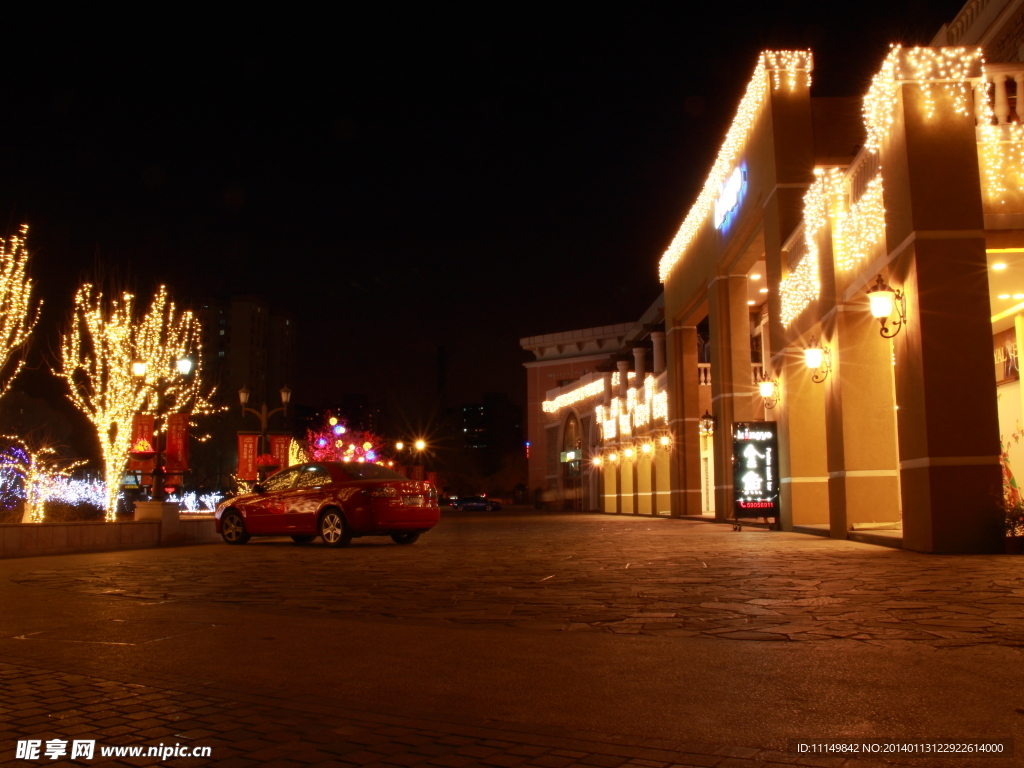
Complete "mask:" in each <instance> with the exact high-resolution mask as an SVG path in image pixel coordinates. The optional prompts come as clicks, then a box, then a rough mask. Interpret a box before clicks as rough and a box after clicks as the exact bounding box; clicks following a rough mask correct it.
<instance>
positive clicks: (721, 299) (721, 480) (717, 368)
mask: <svg viewBox="0 0 1024 768" xmlns="http://www.w3.org/2000/svg"><path fill="white" fill-rule="evenodd" d="M708 319H709V330H710V336H711V339H710V343H711V403H712V408H713V412H714V416H715V425H716V428H715V435H716V436H720V437H721V439H716V440H715V441H714V447H715V482H716V486H715V519H717V520H725V519H727V518H730V517H732V514H733V487H732V425H733V422H737V421H751V420H752V419H753V409H752V406H751V395H752V393H753V386H754V385H753V376H752V374H751V364H750V310H749V308H748V304H747V276H746V275H719V276H718V277H716V278H715V279H714V280H712V281H711V284H710V285H709V286H708ZM694 347H695V348H696V344H694ZM695 354H696V350H695ZM698 418H699V416H698ZM694 426H695V427H696V425H694ZM699 455H700V454H699V452H698V456H699ZM696 490H697V491H698V493H697V494H696V498H697V501H698V504H699V503H700V494H699V490H700V486H696Z"/></svg>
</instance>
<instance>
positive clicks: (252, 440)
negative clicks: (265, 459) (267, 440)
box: [237, 432, 260, 480]
mask: <svg viewBox="0 0 1024 768" xmlns="http://www.w3.org/2000/svg"><path fill="white" fill-rule="evenodd" d="M259 442H260V435H259V433H258V432H239V433H238V472H237V475H238V479H239V480H258V479H259V477H258V475H257V473H256V453H257V451H258V450H259V448H258V446H259Z"/></svg>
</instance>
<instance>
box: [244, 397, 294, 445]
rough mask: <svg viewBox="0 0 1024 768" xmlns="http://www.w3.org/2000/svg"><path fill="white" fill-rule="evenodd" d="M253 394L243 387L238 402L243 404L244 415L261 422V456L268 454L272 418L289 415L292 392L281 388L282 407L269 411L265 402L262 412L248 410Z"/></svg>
mask: <svg viewBox="0 0 1024 768" xmlns="http://www.w3.org/2000/svg"><path fill="white" fill-rule="evenodd" d="M251 394H252V390H251V389H249V388H248V387H242V388H241V389H240V390H238V402H240V403H241V404H242V415H243V416H244V415H245V414H247V413H251V414H252V415H253V416H255V417H256V418H257V419H259V420H260V454H265V453H266V452H267V424H268V423H269V422H270V417H271V416H273V415H274V414H275V413H284V414H285V415H286V416H287V415H288V403H290V402H291V399H292V391H291V390H290V389H289V388H288V387H287V386H284V387H281V407H280V408H274V409H273V410H272V411H268V410H267V403H266V401H264V403H263V405H262V406H261V407H260V410H258V411H257V410H256V409H255V408H248V407H247V405H246V404H247V403H248V402H249V396H250V395H251Z"/></svg>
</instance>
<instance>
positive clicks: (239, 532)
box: [220, 511, 249, 544]
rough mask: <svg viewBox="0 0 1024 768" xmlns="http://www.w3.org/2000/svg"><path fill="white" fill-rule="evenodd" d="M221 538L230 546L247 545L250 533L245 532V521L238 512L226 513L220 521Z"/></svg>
mask: <svg viewBox="0 0 1024 768" xmlns="http://www.w3.org/2000/svg"><path fill="white" fill-rule="evenodd" d="M220 535H221V538H223V539H224V541H225V542H226V543H228V544H245V543H246V542H247V541H248V540H249V532H248V531H247V530H245V520H243V519H242V516H241V515H240V514H238V513H237V512H234V511H231V512H226V513H225V514H224V517H222V518H221V521H220Z"/></svg>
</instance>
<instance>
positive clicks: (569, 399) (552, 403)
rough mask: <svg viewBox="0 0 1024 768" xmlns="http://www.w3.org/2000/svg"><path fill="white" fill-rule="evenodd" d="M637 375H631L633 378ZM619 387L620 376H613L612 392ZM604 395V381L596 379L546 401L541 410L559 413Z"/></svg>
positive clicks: (616, 374)
mask: <svg viewBox="0 0 1024 768" xmlns="http://www.w3.org/2000/svg"><path fill="white" fill-rule="evenodd" d="M634 375H635V374H633V373H630V374H629V376H630V377H632V376H634ZM618 386H619V374H618V373H613V374H612V391H613V392H614V391H616V390H617V389H618ZM603 393H604V379H603V378H600V379H595V380H594V381H592V382H590V383H589V384H584V385H583V386H581V387H576V388H575V389H572V390H570V391H568V392H564V393H562V394H560V395H559V396H558V397H556V398H555V399H554V400H545V401H544V402H543V403H541V410H543V411H544V413H558V411H560V410H561V409H562V408H565V407H566V406H567V405H575V404H576V403H578V402H580V401H581V400H586V399H587V398H588V397H597V396H598V395H601V394H603Z"/></svg>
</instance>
